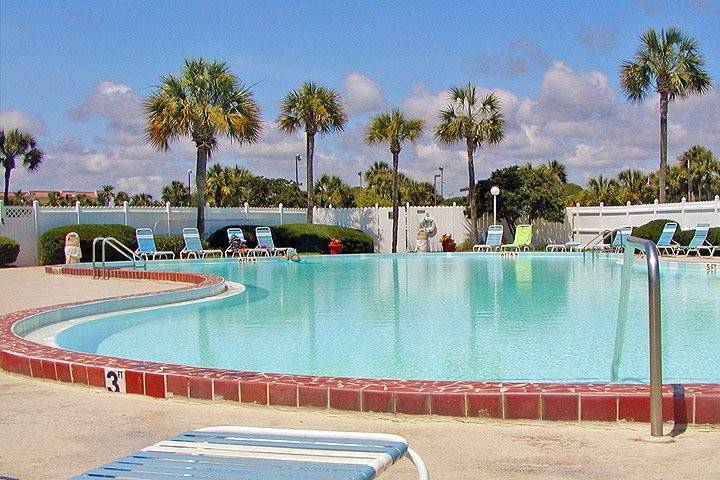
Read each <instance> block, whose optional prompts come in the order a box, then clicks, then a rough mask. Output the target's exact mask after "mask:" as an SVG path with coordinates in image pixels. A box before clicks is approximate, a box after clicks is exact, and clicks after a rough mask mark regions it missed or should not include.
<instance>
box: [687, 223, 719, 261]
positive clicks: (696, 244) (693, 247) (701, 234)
mask: <svg viewBox="0 0 720 480" xmlns="http://www.w3.org/2000/svg"><path fill="white" fill-rule="evenodd" d="M709 233H710V224H709V223H706V222H701V223H698V224H697V225H696V226H695V234H694V235H693V238H692V239H691V240H690V243H688V244H687V245H684V246H682V245H681V246H679V247H677V252H678V253H685V256H686V257H687V256H688V255H690V254H691V253H693V252H694V253H697V254H698V256H702V253H701V252H702V251H703V250H705V251H707V252H708V254H709V255H710V256H711V257H712V256H713V255H715V250H716V249H717V250H720V246H717V245H713V244H712V243H710V242H708V239H707V237H708V234H709Z"/></svg>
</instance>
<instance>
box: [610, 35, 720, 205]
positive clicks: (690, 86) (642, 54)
mask: <svg viewBox="0 0 720 480" xmlns="http://www.w3.org/2000/svg"><path fill="white" fill-rule="evenodd" d="M704 64H705V61H704V59H703V57H702V55H700V54H699V53H698V42H697V41H696V40H695V39H693V38H691V37H688V36H686V35H685V34H684V33H683V32H681V31H680V30H678V29H677V28H675V27H670V28H668V29H667V30H660V33H659V34H658V33H657V32H656V31H655V30H653V29H649V30H647V31H646V32H645V33H644V34H643V35H642V36H641V37H640V47H639V48H638V49H637V51H636V52H635V58H634V60H633V61H626V62H623V64H622V67H621V69H620V83H621V85H622V88H623V89H624V90H625V93H626V95H627V97H628V99H629V100H630V101H631V102H642V101H643V100H644V99H645V98H646V97H647V96H648V95H649V94H651V93H653V92H656V93H658V94H659V95H660V172H659V190H660V192H659V196H658V199H659V201H660V202H661V203H664V202H665V194H666V187H665V174H666V172H665V170H666V169H667V141H668V137H667V115H668V104H669V103H670V102H672V101H673V100H675V99H676V98H684V97H687V96H689V95H691V94H694V93H697V94H703V93H706V92H707V91H708V90H709V89H710V87H711V81H710V76H709V75H708V74H707V72H706V71H705V70H704Z"/></svg>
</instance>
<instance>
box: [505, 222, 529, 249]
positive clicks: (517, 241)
mask: <svg viewBox="0 0 720 480" xmlns="http://www.w3.org/2000/svg"><path fill="white" fill-rule="evenodd" d="M531 244H532V225H518V226H517V227H515V238H514V239H513V242H512V243H508V244H505V245H503V246H501V247H500V250H501V251H502V250H515V251H517V252H519V251H520V250H530V245H531Z"/></svg>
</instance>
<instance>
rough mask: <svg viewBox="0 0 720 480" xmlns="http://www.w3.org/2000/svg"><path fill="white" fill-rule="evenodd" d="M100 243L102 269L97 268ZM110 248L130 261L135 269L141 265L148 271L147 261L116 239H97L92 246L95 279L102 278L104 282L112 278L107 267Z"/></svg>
mask: <svg viewBox="0 0 720 480" xmlns="http://www.w3.org/2000/svg"><path fill="white" fill-rule="evenodd" d="M98 242H101V257H100V258H101V260H100V268H97V264H98V260H97V244H98ZM108 246H110V247H111V248H112V249H113V250H115V251H116V252H118V253H119V254H120V255H122V256H123V257H125V258H126V259H128V260H129V261H131V262H132V267H133V268H138V266H139V265H142V269H143V270H147V261H146V260H145V259H144V258H143V257H141V256H140V255H138V254H137V253H135V252H133V251H132V250H131V249H129V248H128V247H127V246H126V245H125V244H123V243H122V242H120V241H118V239H117V238H115V237H97V238H95V239H94V240H93V244H92V268H93V278H102V279H104V280H107V279H108V278H110V274H109V273H108V270H109V267H108V266H107V265H106V261H105V258H106V255H105V254H106V251H107V247H108Z"/></svg>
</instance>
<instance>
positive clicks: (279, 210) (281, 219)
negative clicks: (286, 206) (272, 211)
mask: <svg viewBox="0 0 720 480" xmlns="http://www.w3.org/2000/svg"><path fill="white" fill-rule="evenodd" d="M278 213H280V225H282V224H283V204H282V203H279V204H278Z"/></svg>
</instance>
